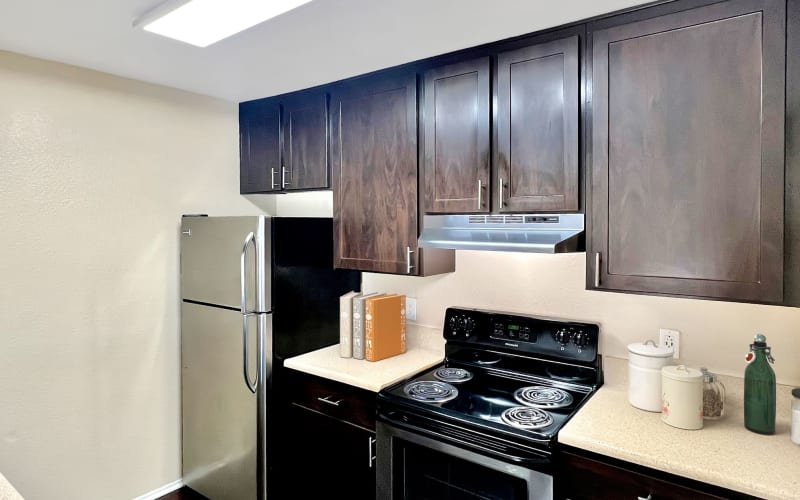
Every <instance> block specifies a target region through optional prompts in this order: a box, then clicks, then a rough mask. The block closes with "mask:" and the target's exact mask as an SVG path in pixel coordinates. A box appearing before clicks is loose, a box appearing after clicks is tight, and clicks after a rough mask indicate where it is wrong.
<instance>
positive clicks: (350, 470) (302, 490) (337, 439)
mask: <svg viewBox="0 0 800 500" xmlns="http://www.w3.org/2000/svg"><path fill="white" fill-rule="evenodd" d="M288 416H289V419H288V422H289V423H290V424H289V425H290V427H289V428H287V429H286V432H287V433H289V434H291V436H292V437H291V438H289V439H287V446H286V451H285V453H284V455H285V457H279V459H280V460H281V462H283V464H282V467H281V469H282V471H283V472H282V475H283V478H282V481H281V482H282V483H283V486H282V488H281V489H282V492H281V493H282V494H281V496H280V498H298V499H299V498H320V499H322V498H347V499H351V500H361V499H369V500H372V499H374V498H375V452H376V448H375V433H374V432H371V431H368V430H366V429H362V428H360V427H357V426H355V425H353V424H350V423H346V422H343V421H341V420H338V419H335V418H333V417H330V416H328V415H325V414H323V413H319V412H317V411H314V410H310V409H307V408H305V407H302V406H298V405H296V404H291V406H290V407H289V409H288Z"/></svg>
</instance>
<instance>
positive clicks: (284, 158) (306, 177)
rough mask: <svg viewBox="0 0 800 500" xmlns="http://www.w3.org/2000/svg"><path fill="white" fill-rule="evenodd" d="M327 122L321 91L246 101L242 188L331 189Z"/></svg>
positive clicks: (243, 107)
mask: <svg viewBox="0 0 800 500" xmlns="http://www.w3.org/2000/svg"><path fill="white" fill-rule="evenodd" d="M327 127H328V102H327V94H326V93H325V92H324V91H321V90H310V91H301V92H295V93H293V94H288V95H285V96H278V97H270V98H267V99H258V100H256V101H249V102H243V103H241V104H240V105H239V137H240V181H241V186H240V188H241V193H242V194H249V193H269V192H275V191H296V190H307V189H325V188H329V187H330V179H329V172H330V169H329V165H328V129H327Z"/></svg>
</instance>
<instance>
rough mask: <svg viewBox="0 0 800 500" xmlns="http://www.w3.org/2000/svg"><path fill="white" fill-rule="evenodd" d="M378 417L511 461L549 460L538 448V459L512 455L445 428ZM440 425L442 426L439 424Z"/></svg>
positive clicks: (385, 416)
mask: <svg viewBox="0 0 800 500" xmlns="http://www.w3.org/2000/svg"><path fill="white" fill-rule="evenodd" d="M423 418H424V417H423ZM378 419H379V420H383V421H384V422H386V424H388V425H389V426H392V427H396V428H398V429H402V430H406V431H409V432H414V433H417V434H421V435H423V436H426V437H428V438H430V437H433V438H434V439H435V440H445V441H448V442H450V443H454V444H457V445H459V446H463V447H465V448H468V449H472V450H477V451H479V452H481V453H486V454H489V455H495V456H498V457H501V458H503V459H505V460H510V461H511V462H516V463H533V464H542V463H544V462H547V461H549V457H548V455H547V454H546V452H540V451H538V450H537V451H534V450H531V455H535V456H536V457H537V458H538V460H537V458H533V457H523V456H518V455H511V454H509V453H505V452H502V451H500V450H497V449H494V448H489V447H486V446H481V445H480V444H478V443H475V442H470V441H467V440H464V439H462V438H460V437H458V436H455V435H453V434H452V433H449V432H447V431H446V430H445V429H439V432H434V431H431V430H428V429H425V428H424V427H419V426H417V425H414V424H410V423H408V422H403V421H401V420H398V419H396V418H393V417H392V416H391V415H389V414H387V413H385V412H379V413H378ZM439 427H441V426H439Z"/></svg>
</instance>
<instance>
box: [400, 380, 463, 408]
mask: <svg viewBox="0 0 800 500" xmlns="http://www.w3.org/2000/svg"><path fill="white" fill-rule="evenodd" d="M403 392H405V393H406V395H407V396H408V397H410V398H411V399H416V400H417V401H424V402H426V403H444V402H445V401H450V400H451V399H455V398H456V396H458V389H456V388H455V387H453V386H452V385H450V384H446V383H444V382H439V381H436V380H420V381H417V382H411V383H408V384H406V386H405V387H403Z"/></svg>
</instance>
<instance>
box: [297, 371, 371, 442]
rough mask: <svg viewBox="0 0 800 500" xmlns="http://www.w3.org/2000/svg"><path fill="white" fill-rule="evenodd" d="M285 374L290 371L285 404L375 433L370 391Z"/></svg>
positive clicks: (312, 376) (329, 381)
mask: <svg viewBox="0 0 800 500" xmlns="http://www.w3.org/2000/svg"><path fill="white" fill-rule="evenodd" d="M289 371H290V372H293V373H292V374H291V378H290V385H289V391H288V399H289V403H292V404H295V405H297V406H301V407H303V408H307V409H310V410H315V411H318V412H320V413H324V414H326V415H329V416H331V417H334V418H337V419H339V420H343V421H345V422H348V423H351V424H353V425H357V426H359V427H363V428H364V429H368V430H371V431H374V430H375V401H376V399H375V397H376V394H375V393H374V392H370V391H367V390H364V389H360V388H358V387H353V386H350V385H347V384H342V383H339V382H336V381H333V380H328V379H324V378H321V377H316V376H314V375H309V374H307V373H302V372H297V371H295V370H289Z"/></svg>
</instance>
